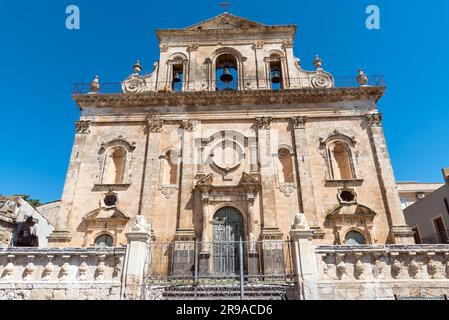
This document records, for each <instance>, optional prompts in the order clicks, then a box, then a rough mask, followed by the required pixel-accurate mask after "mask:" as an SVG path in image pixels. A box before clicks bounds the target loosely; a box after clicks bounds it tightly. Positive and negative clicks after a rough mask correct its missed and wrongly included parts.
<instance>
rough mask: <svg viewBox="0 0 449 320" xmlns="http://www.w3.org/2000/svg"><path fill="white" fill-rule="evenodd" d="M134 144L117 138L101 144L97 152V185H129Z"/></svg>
mask: <svg viewBox="0 0 449 320" xmlns="http://www.w3.org/2000/svg"><path fill="white" fill-rule="evenodd" d="M134 150H135V146H134V144H132V145H131V144H130V143H128V142H127V141H125V140H123V139H122V138H121V137H119V138H118V139H116V140H113V141H110V142H108V143H103V144H102V146H101V148H100V150H99V152H98V160H99V163H100V174H99V176H98V177H99V182H98V184H99V185H124V184H129V176H130V172H131V164H132V160H133V155H132V154H133V152H134Z"/></svg>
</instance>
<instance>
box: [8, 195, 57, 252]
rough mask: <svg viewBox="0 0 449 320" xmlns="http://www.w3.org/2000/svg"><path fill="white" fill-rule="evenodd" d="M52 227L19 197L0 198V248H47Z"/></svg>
mask: <svg viewBox="0 0 449 320" xmlns="http://www.w3.org/2000/svg"><path fill="white" fill-rule="evenodd" d="M53 231H54V226H53V225H52V224H51V223H50V222H49V221H48V220H47V219H46V218H45V217H44V216H43V215H42V214H40V213H39V212H38V211H37V210H36V209H35V208H34V207H33V206H31V205H30V204H29V203H28V202H27V201H25V200H24V199H22V198H21V197H19V196H12V197H4V196H0V247H8V246H13V247H40V248H46V247H48V240H47V238H48V236H49V235H50V234H51V233H52V232H53Z"/></svg>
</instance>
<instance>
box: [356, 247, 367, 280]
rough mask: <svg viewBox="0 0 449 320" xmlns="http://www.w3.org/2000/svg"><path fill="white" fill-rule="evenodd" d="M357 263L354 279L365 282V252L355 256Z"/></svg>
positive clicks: (357, 253)
mask: <svg viewBox="0 0 449 320" xmlns="http://www.w3.org/2000/svg"><path fill="white" fill-rule="evenodd" d="M354 256H355V259H356V262H355V264H354V277H355V278H356V279H357V280H364V279H365V278H366V275H365V264H364V263H363V252H356V253H355V254H354Z"/></svg>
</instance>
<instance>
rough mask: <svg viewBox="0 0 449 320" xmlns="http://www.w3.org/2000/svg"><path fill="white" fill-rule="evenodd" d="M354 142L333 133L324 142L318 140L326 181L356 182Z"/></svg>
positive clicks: (351, 139) (352, 139) (342, 135)
mask: <svg viewBox="0 0 449 320" xmlns="http://www.w3.org/2000/svg"><path fill="white" fill-rule="evenodd" d="M355 146H356V141H355V139H354V138H350V137H348V136H346V135H344V134H341V133H339V132H338V131H335V132H334V133H333V134H331V135H330V136H329V137H328V138H327V139H326V140H324V139H321V140H320V148H321V149H322V150H324V158H325V161H326V166H327V179H328V180H330V181H348V180H356V179H357V175H356V170H355V162H354V157H353V154H354V151H353V150H354V148H355Z"/></svg>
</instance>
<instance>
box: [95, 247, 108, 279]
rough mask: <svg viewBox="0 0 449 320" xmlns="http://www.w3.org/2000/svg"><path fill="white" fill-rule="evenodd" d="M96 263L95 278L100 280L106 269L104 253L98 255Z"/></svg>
mask: <svg viewBox="0 0 449 320" xmlns="http://www.w3.org/2000/svg"><path fill="white" fill-rule="evenodd" d="M97 258H98V261H99V262H98V265H97V270H95V280H97V281H101V280H104V273H105V271H106V265H105V263H104V260H105V259H106V255H105V254H101V255H99V256H98V257H97Z"/></svg>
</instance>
